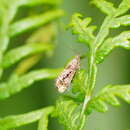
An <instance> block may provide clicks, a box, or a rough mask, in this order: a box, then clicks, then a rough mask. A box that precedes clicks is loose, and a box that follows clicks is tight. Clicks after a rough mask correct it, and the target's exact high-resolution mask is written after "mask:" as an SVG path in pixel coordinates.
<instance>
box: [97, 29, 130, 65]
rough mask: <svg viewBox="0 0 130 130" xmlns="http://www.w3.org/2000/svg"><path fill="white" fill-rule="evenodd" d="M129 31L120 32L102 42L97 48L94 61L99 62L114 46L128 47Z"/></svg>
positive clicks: (129, 47) (129, 42) (129, 46)
mask: <svg viewBox="0 0 130 130" xmlns="http://www.w3.org/2000/svg"><path fill="white" fill-rule="evenodd" d="M129 39H130V31H126V32H122V33H121V34H119V35H118V36H116V37H114V38H108V39H107V40H106V41H105V42H104V44H103V45H102V46H101V47H100V48H99V50H97V53H96V62H97V63H98V64H99V63H101V62H102V61H103V60H104V58H105V57H106V56H107V55H108V54H109V53H110V52H111V51H112V50H114V49H115V48H117V47H121V48H125V49H128V50H129V49H130V41H129Z"/></svg>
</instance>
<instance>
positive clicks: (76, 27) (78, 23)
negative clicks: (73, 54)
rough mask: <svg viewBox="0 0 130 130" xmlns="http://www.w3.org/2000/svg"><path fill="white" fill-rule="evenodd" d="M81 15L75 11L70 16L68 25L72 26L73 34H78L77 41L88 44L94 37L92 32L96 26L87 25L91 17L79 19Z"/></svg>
mask: <svg viewBox="0 0 130 130" xmlns="http://www.w3.org/2000/svg"><path fill="white" fill-rule="evenodd" d="M81 17H82V15H81V14H79V13H76V14H74V15H73V16H72V20H71V23H70V24H69V27H71V28H72V33H73V34H78V35H79V41H80V42H83V43H86V44H88V45H90V43H92V42H93V41H94V39H95V36H94V34H93V32H94V30H95V29H96V26H88V25H89V24H90V22H91V18H89V17H88V18H85V19H83V20H82V19H81Z"/></svg>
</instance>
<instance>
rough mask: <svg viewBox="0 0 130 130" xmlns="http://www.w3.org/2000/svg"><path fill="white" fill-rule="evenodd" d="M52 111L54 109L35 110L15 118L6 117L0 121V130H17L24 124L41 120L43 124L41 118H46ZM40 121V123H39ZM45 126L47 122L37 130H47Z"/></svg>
mask: <svg viewBox="0 0 130 130" xmlns="http://www.w3.org/2000/svg"><path fill="white" fill-rule="evenodd" d="M53 111H54V107H52V106H51V107H46V108H43V109H40V110H36V111H33V112H29V113H26V114H21V115H17V116H7V117H5V118H3V119H0V128H2V130H6V129H10V128H17V127H20V126H23V125H26V124H30V123H33V122H36V121H38V120H40V119H41V120H42V122H43V120H44V119H43V118H47V119H48V116H49V115H50V114H51V113H52V112H53ZM41 120H40V121H41ZM47 125H48V122H47V121H45V122H44V124H43V126H42V127H43V128H41V127H40V126H39V129H38V130H47Z"/></svg>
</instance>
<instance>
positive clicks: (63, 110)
mask: <svg viewBox="0 0 130 130" xmlns="http://www.w3.org/2000/svg"><path fill="white" fill-rule="evenodd" d="M56 113H57V116H58V118H59V121H60V123H62V124H63V125H64V126H65V128H66V130H82V129H83V127H84V124H85V120H86V116H85V115H83V117H81V108H80V106H79V104H77V103H75V102H74V101H73V100H71V99H68V98H60V99H59V100H58V101H57V102H56Z"/></svg>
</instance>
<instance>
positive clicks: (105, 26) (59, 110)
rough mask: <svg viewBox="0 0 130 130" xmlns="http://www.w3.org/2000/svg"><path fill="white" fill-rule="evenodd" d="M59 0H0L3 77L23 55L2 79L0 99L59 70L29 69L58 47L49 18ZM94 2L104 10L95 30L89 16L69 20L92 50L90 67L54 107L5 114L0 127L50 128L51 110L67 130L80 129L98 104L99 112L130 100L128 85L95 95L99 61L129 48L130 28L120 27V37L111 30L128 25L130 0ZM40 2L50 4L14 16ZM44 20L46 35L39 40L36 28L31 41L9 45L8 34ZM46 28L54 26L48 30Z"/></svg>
mask: <svg viewBox="0 0 130 130" xmlns="http://www.w3.org/2000/svg"><path fill="white" fill-rule="evenodd" d="M59 3H60V1H58V0H19V1H18V0H10V1H7V0H1V1H0V16H1V17H0V28H1V29H0V76H2V73H3V69H6V68H8V67H10V66H12V65H14V64H15V63H18V62H19V61H21V60H22V61H21V62H20V64H19V65H18V66H17V67H16V68H15V70H14V71H13V73H12V74H11V75H10V77H9V79H8V80H7V81H4V82H2V83H0V99H6V98H8V97H10V96H12V95H14V94H16V93H18V92H20V91H22V90H23V89H24V88H27V87H29V86H31V85H32V84H33V83H34V82H36V81H39V80H43V79H54V78H55V77H57V75H58V73H60V71H61V69H39V70H33V71H31V72H27V71H28V70H29V69H30V68H31V67H32V66H33V65H35V64H36V63H37V61H39V60H40V58H41V57H42V56H43V55H42V53H44V54H46V55H47V56H48V55H50V52H52V51H53V49H54V45H53V44H52V43H53V41H54V39H53V38H54V37H55V33H52V32H55V29H54V28H53V27H52V23H51V21H53V20H54V19H56V18H59V17H60V16H62V15H63V11H62V10H60V9H56V6H57V5H58V4H59ZM92 3H93V4H94V5H96V6H97V7H98V8H99V9H100V10H101V11H102V12H103V13H105V14H106V17H105V19H104V21H103V23H102V25H101V27H100V29H99V31H98V32H97V34H96V33H95V32H94V31H95V29H96V26H93V25H90V22H91V18H89V17H88V18H85V19H83V18H82V15H81V14H79V13H76V14H74V15H73V16H72V20H71V23H70V24H69V26H68V27H69V28H71V29H72V33H73V34H76V35H78V40H79V42H82V43H84V44H85V45H87V46H88V47H89V52H88V51H87V56H88V57H87V58H88V60H87V71H86V70H85V69H81V70H79V71H78V72H76V75H75V77H74V79H73V81H72V84H71V88H70V89H69V90H68V91H67V92H66V93H65V94H63V95H62V96H61V97H60V98H59V99H58V100H57V101H56V105H55V107H47V108H43V109H41V110H37V111H34V112H30V113H27V114H23V115H14V116H8V117H5V118H1V119H0V129H2V130H7V129H10V128H17V127H20V126H22V125H26V124H29V123H33V122H35V121H39V123H38V130H47V126H48V116H49V115H53V117H55V118H58V120H59V122H60V123H62V124H63V125H64V126H65V128H66V129H67V130H82V129H83V128H84V125H85V121H86V119H87V117H88V115H89V114H90V113H91V112H92V111H93V110H94V109H95V110H97V111H99V112H106V111H107V110H108V107H107V104H110V105H112V106H118V105H119V101H118V99H117V97H119V98H121V99H123V100H124V101H126V102H128V103H130V85H114V86H112V85H108V86H107V87H105V88H103V90H101V91H100V92H99V93H98V94H96V95H93V91H94V88H95V86H96V77H97V70H98V64H100V63H102V62H103V61H104V59H105V57H106V56H107V55H109V54H110V52H111V51H112V50H114V49H115V48H117V47H121V48H124V49H128V50H129V49H130V41H129V39H130V31H122V32H121V33H120V34H118V35H116V36H110V35H109V34H110V29H111V30H112V29H116V28H119V27H120V26H128V25H130V16H129V15H128V14H126V13H127V11H128V9H129V6H130V0H122V2H121V4H120V5H119V6H118V7H117V8H116V7H115V6H114V5H113V4H112V3H110V2H108V1H106V0H93V1H92ZM36 5H42V6H44V5H46V6H48V7H49V9H48V10H45V11H44V12H42V13H40V14H35V15H31V16H27V17H26V18H22V19H21V20H16V21H15V20H14V17H15V15H16V13H17V11H18V8H19V7H21V6H30V7H33V6H36ZM5 7H6V8H5ZM13 20H14V21H13ZM47 23H48V25H49V26H47V27H46V26H45V24H47ZM43 25H44V27H45V29H44V28H43V29H42V31H43V34H44V38H43V39H42V38H40V39H39V37H41V31H37V32H35V33H34V34H32V36H31V37H29V38H28V40H27V41H24V42H25V43H26V44H24V45H22V46H20V47H16V48H14V49H10V50H7V47H8V44H9V43H10V38H13V37H14V36H17V35H19V34H22V33H24V32H27V31H31V30H32V29H36V28H38V27H40V26H43ZM47 30H51V31H48V32H47ZM45 37H46V38H47V39H46V38H45ZM52 39H53V40H52ZM16 54H17V55H16ZM30 56H31V57H30ZM85 56H86V54H85ZM27 57H29V58H27ZM23 59H24V61H23ZM34 61H36V62H34ZM27 63H29V64H27ZM26 72H27V73H26Z"/></svg>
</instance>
